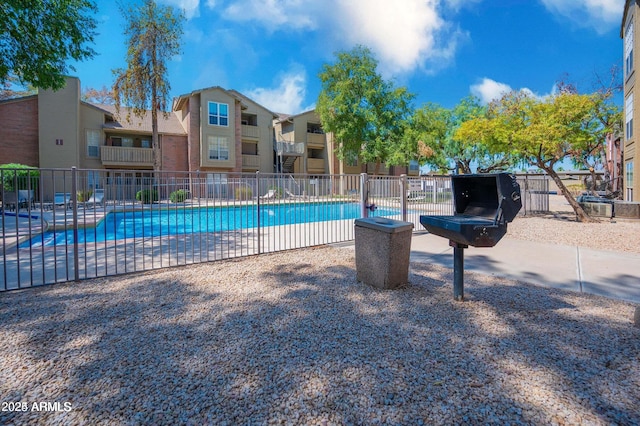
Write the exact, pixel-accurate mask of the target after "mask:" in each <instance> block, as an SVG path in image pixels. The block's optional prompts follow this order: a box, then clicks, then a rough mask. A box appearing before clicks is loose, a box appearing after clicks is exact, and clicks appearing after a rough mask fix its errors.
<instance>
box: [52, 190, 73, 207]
mask: <svg viewBox="0 0 640 426" xmlns="http://www.w3.org/2000/svg"><path fill="white" fill-rule="evenodd" d="M53 205H54V207H62V208H65V209H66V208H67V206H70V205H71V194H70V193H69V192H56V193H55V195H54V197H53Z"/></svg>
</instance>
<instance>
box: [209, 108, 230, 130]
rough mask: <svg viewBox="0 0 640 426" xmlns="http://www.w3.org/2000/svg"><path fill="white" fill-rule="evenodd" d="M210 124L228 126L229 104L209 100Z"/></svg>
mask: <svg viewBox="0 0 640 426" xmlns="http://www.w3.org/2000/svg"><path fill="white" fill-rule="evenodd" d="M209 124H211V125H212V126H228V125H229V105H227V104H220V103H218V102H209Z"/></svg>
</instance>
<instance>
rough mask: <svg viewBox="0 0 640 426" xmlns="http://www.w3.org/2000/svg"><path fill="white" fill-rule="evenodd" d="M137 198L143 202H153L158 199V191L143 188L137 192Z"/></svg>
mask: <svg viewBox="0 0 640 426" xmlns="http://www.w3.org/2000/svg"><path fill="white" fill-rule="evenodd" d="M136 200H138V201H141V202H142V203H143V204H151V203H153V202H155V201H158V191H157V190H155V189H142V190H140V191H138V192H137V193H136Z"/></svg>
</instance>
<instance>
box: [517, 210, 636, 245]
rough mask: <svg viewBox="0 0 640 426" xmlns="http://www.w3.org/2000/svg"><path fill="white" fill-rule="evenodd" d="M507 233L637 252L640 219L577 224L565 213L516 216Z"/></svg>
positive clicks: (528, 238)
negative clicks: (558, 215) (559, 215)
mask: <svg viewBox="0 0 640 426" xmlns="http://www.w3.org/2000/svg"><path fill="white" fill-rule="evenodd" d="M507 236H508V238H516V239H519V240H527V241H537V242H543V243H552V244H563V245H571V246H580V247H586V248H592V249H596V250H612V251H621V252H630V253H640V221H631V220H627V221H622V220H617V221H614V222H611V221H609V220H602V221H600V222H597V223H580V222H576V220H575V218H573V217H571V216H564V215H561V217H557V215H556V216H552V215H549V216H537V217H536V216H534V217H518V218H517V219H516V220H514V221H513V222H512V223H510V224H509V227H508V232H507Z"/></svg>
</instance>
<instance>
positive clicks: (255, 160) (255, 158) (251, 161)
mask: <svg viewBox="0 0 640 426" xmlns="http://www.w3.org/2000/svg"><path fill="white" fill-rule="evenodd" d="M259 169H260V156H259V155H250V154H242V170H253V171H256V170H259Z"/></svg>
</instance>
